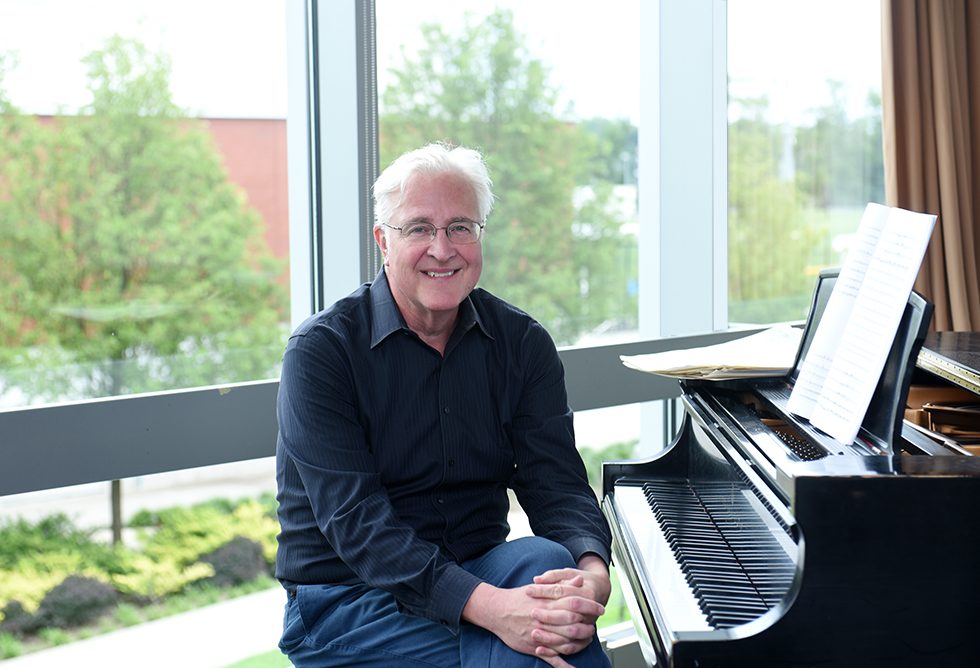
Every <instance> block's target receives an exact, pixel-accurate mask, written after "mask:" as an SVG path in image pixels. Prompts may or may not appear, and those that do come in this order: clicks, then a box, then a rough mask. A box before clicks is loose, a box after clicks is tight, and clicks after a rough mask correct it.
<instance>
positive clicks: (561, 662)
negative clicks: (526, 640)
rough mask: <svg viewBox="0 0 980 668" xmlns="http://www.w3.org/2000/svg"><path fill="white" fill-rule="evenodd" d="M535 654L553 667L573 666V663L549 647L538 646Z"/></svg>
mask: <svg viewBox="0 0 980 668" xmlns="http://www.w3.org/2000/svg"><path fill="white" fill-rule="evenodd" d="M534 655H535V656H536V657H538V658H539V659H541V660H542V661H544V662H545V663H547V664H548V665H549V666H552V668H572V665H571V664H570V663H568V662H567V661H565V659H563V658H561V657H560V656H558V655H557V654H555V653H554V652H553V651H551V650H549V649H548V648H547V647H538V648H535V650H534Z"/></svg>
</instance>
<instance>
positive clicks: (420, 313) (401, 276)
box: [374, 172, 483, 338]
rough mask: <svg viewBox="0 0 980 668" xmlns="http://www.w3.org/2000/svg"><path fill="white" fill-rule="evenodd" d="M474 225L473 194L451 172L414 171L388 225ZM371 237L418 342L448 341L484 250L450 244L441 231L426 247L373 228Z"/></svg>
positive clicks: (477, 245)
mask: <svg viewBox="0 0 980 668" xmlns="http://www.w3.org/2000/svg"><path fill="white" fill-rule="evenodd" d="M464 219H465V220H473V221H479V220H480V214H479V209H478V207H477V201H476V195H475V194H474V192H473V188H472V187H471V186H470V184H469V182H468V181H466V180H465V179H464V178H463V177H461V176H458V175H456V174H427V173H424V172H422V173H417V174H415V175H414V176H412V177H411V178H409V179H408V181H407V182H406V184H405V187H404V189H403V191H402V194H401V201H400V202H399V204H398V207H397V208H396V209H395V210H394V212H393V214H392V216H391V220H390V221H389V223H388V224H389V225H392V226H394V227H404V226H405V225H407V224H409V223H415V222H427V223H431V224H433V225H435V226H436V227H438V228H444V227H446V226H447V225H449V224H451V223H453V222H454V221H459V220H464ZM374 238H375V240H376V241H377V243H378V246H379V247H380V248H381V253H382V254H383V255H384V257H385V273H386V274H387V276H388V284H389V285H390V286H391V294H392V296H393V297H394V298H395V303H396V304H398V308H399V310H400V311H401V313H402V316H403V317H404V318H405V322H406V323H407V324H408V326H409V327H410V328H411V329H412V330H413V331H415V332H416V333H418V334H419V335H422V336H423V338H427V337H433V336H443V337H445V338H448V336H449V334H450V333H451V332H452V328H453V326H454V325H455V322H456V314H457V311H458V308H459V305H460V303H461V302H462V301H463V300H464V299H466V296H467V295H469V294H470V292H471V291H472V290H473V288H474V287H476V283H477V281H478V280H479V279H480V272H481V271H482V269H483V246H482V243H481V242H477V243H474V244H453V243H452V242H450V241H449V238H448V237H447V236H446V233H445V231H444V230H442V229H440V230H439V231H438V234H436V238H435V239H434V240H432V241H431V242H428V243H410V242H409V240H407V239H403V238H402V237H401V236H400V232H399V231H398V230H394V229H391V228H384V227H377V228H375V230H374Z"/></svg>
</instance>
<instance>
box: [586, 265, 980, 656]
mask: <svg viewBox="0 0 980 668" xmlns="http://www.w3.org/2000/svg"><path fill="white" fill-rule="evenodd" d="M834 280H836V272H833V271H830V272H825V273H824V274H822V275H821V277H820V279H819V280H818V284H817V288H816V290H815V292H814V299H813V302H812V305H811V312H810V315H809V317H808V319H807V323H806V327H805V332H804V336H803V337H802V341H801V345H800V351H799V353H798V355H797V360H796V363H795V364H794V370H793V371H791V372H790V373H789V374H788V375H787V376H786V377H784V378H779V379H769V380H754V381H735V382H727V381H726V382H722V383H716V382H707V381H703V382H689V381H684V382H682V383H681V389H682V396H681V401H682V403H683V405H684V409H685V410H684V417H683V421H682V424H681V428H680V430H679V433H678V435H677V436H676V438H675V439H674V441H673V442H672V443H671V444H670V445H669V446H667V447H666V448H665V449H664V450H663V451H662V452H660V453H659V454H657V455H655V456H654V457H652V458H650V459H646V460H637V461H625V462H605V463H604V464H603V476H602V479H603V483H602V485H603V499H602V507H603V511H604V513H605V514H606V517H607V519H608V520H609V523H610V526H611V528H612V532H613V561H614V565H615V567H616V569H615V570H616V573H617V576H618V578H619V580H620V582H621V584H622V588H623V591H624V595H625V597H626V599H627V602H628V605H629V607H630V610H631V613H632V616H633V621H634V625H635V626H636V628H637V632H638V635H639V637H640V646H641V649H642V651H643V654H644V657H645V658H646V660H647V661H648V662H649V664H650V665H655V666H677V667H681V666H685V667H686V666H691V667H694V666H697V667H699V668H707V667H709V666H719V667H720V666H725V667H729V666H753V667H760V666H848V667H857V666H862V667H863V666H878V665H880V666H889V667H895V666H930V667H933V666H977V665H980V629H978V628H977V622H976V618H975V617H974V614H973V613H974V612H975V610H976V609H977V606H978V602H980V520H978V519H977V514H976V509H977V508H980V458H977V457H974V456H972V454H971V453H970V451H969V450H968V449H966V448H965V447H963V446H961V445H960V444H959V443H957V442H956V441H955V439H954V438H952V437H951V436H949V435H948V434H936V433H933V432H932V431H931V430H930V429H929V428H928V427H926V426H923V425H921V424H915V423H913V422H911V421H909V420H906V419H904V418H905V417H906V397H907V396H908V394H909V387H910V385H913V384H914V387H915V388H916V391H919V389H921V388H923V387H925V388H929V387H943V383H946V384H948V379H947V378H946V377H945V376H943V377H941V376H939V375H937V374H935V373H933V372H931V371H930V370H929V366H928V364H924V365H921V366H920V367H917V366H916V362H917V361H918V360H919V359H920V353H922V358H923V359H928V358H929V357H930V353H931V349H930V348H928V346H927V347H926V348H923V340H924V339H925V338H926V329H927V327H928V323H929V319H930V317H931V305H929V304H928V303H927V302H926V301H925V300H923V299H922V298H921V297H920V296H919V295H916V294H914V293H913V295H912V296H911V297H910V300H909V304H908V306H907V308H906V311H905V314H904V316H903V319H902V324H901V326H900V328H899V333H898V335H897V337H896V340H895V344H894V345H893V347H892V350H891V353H890V355H889V358H888V362H887V363H886V367H885V370H884V371H883V373H882V377H881V379H880V381H879V383H878V387H877V390H876V392H875V396H874V398H873V399H872V403H871V407H870V408H869V410H868V414H867V417H866V418H865V421H864V425H863V426H862V429H861V431H860V433H859V435H858V438H857V439H856V440H855V441H854V443H851V444H841V443H838V442H837V441H835V440H833V439H831V438H829V437H828V436H826V435H825V434H823V433H822V432H819V431H818V430H816V429H814V428H813V427H812V426H811V425H809V423H808V422H806V421H805V420H801V419H799V418H797V417H796V416H794V415H792V414H790V413H788V412H787V411H786V410H785V402H786V399H788V395H789V391H790V390H791V389H792V384H793V381H794V379H795V377H796V373H797V370H798V369H799V366H800V364H801V363H802V361H803V359H805V355H806V352H807V349H808V346H809V342H810V340H811V339H812V335H813V331H814V330H815V328H816V324H817V322H818V321H819V318H820V315H821V313H822V310H823V307H824V306H825V305H826V300H827V298H828V296H829V293H830V290H831V289H832V287H833V282H834ZM928 342H931V339H930V340H929V341H927V343H928ZM978 349H980V348H978ZM947 352H948V351H947ZM954 357H955V356H954ZM945 359H946V360H947V361H950V360H949V357H948V356H947V357H945ZM951 363H952V364H953V365H954V366H956V364H957V362H956V361H955V359H954V360H953V361H952V362H951ZM977 378H978V380H980V375H978V376H977ZM976 389H980V385H978V387H977V388H976ZM978 401H980V397H978ZM920 408H921V407H920ZM978 429H980V427H978Z"/></svg>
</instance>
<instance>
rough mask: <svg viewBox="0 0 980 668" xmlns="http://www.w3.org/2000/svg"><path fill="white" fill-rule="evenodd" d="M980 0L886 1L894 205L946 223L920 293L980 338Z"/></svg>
mask: <svg viewBox="0 0 980 668" xmlns="http://www.w3.org/2000/svg"><path fill="white" fill-rule="evenodd" d="M978 40H980V2H978V1H977V0H882V74H883V80H882V118H883V121H884V160H885V199H886V203H887V204H888V205H890V206H897V207H901V208H903V209H909V210H912V211H919V212H924V213H933V214H937V215H938V216H939V218H938V221H937V223H936V229H935V231H934V232H933V236H932V239H931V241H930V243H929V248H928V250H927V251H926V256H925V258H924V259H923V262H922V267H921V269H920V271H919V275H918V277H917V279H916V283H915V289H916V290H917V291H919V292H920V293H921V294H922V295H924V296H925V297H926V298H927V299H929V301H931V302H932V303H933V304H934V305H935V315H934V316H933V328H934V329H936V330H937V331H974V330H980V281H978V274H977V259H978V257H980V233H978V230H977V225H978V220H980V219H978V216H980V99H978V98H980V43H978Z"/></svg>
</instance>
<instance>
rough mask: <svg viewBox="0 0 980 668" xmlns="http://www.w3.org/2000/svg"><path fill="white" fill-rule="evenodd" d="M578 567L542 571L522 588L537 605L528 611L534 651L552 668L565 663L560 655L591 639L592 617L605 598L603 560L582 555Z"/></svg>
mask: <svg viewBox="0 0 980 668" xmlns="http://www.w3.org/2000/svg"><path fill="white" fill-rule="evenodd" d="M579 566H580V568H561V569H556V570H551V571H547V572H545V573H542V574H541V575H538V576H536V577H535V578H534V584H532V585H528V586H527V588H526V589H527V594H528V596H530V597H531V598H533V599H534V600H535V602H536V604H537V605H538V607H536V608H533V609H532V611H531V618H532V619H533V620H534V621H535V622H536V624H535V625H534V626H533V627H532V630H531V639H532V640H533V641H534V642H535V643H536V646H535V648H534V654H535V655H536V656H537V657H539V658H540V659H542V660H544V661H545V662H547V663H548V664H550V665H552V666H556V667H563V666H568V663H567V662H566V661H564V660H563V659H562V658H561V655H563V654H564V655H569V654H575V653H576V652H579V651H581V650H583V649H585V648H586V647H587V646H588V645H589V643H590V642H592V636H593V635H594V634H595V623H596V620H597V619H598V618H599V617H600V616H601V615H602V614H603V612H605V608H604V605H605V603H606V602H607V601H608V600H609V592H610V589H611V586H610V582H609V572H608V570H607V569H606V565H605V563H604V562H603V561H602V560H601V559H598V558H596V559H595V561H594V562H592V561H589V560H588V557H586V558H585V559H583V560H582V561H580V562H579Z"/></svg>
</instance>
